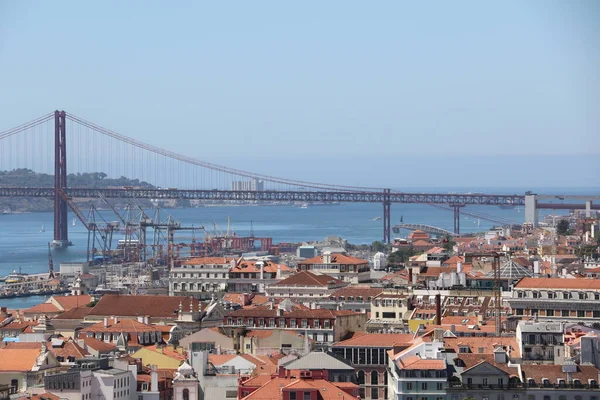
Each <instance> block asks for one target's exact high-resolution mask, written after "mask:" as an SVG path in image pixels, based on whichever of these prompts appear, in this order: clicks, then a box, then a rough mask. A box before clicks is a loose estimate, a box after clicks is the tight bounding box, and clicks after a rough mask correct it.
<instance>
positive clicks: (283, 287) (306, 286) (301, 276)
mask: <svg viewBox="0 0 600 400" xmlns="http://www.w3.org/2000/svg"><path fill="white" fill-rule="evenodd" d="M347 285H348V284H347V283H345V282H342V281H340V280H339V279H335V278H333V277H331V276H329V275H324V274H315V273H312V272H309V271H300V272H298V273H296V274H294V275H292V276H290V277H289V278H286V279H283V280H281V281H279V282H276V283H274V284H271V285H268V286H267V287H266V289H265V294H266V295H267V297H269V298H289V299H292V300H293V301H297V302H301V303H304V304H307V305H308V304H310V303H314V302H317V301H320V300H323V299H327V298H329V296H330V295H331V294H332V293H333V292H334V291H336V290H337V289H339V288H342V287H344V286H347ZM312 308H314V307H312Z"/></svg>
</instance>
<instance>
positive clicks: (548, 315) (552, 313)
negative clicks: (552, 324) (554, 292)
mask: <svg viewBox="0 0 600 400" xmlns="http://www.w3.org/2000/svg"><path fill="white" fill-rule="evenodd" d="M546 317H554V310H546Z"/></svg>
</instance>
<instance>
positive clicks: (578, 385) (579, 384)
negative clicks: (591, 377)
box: [573, 379, 581, 387]
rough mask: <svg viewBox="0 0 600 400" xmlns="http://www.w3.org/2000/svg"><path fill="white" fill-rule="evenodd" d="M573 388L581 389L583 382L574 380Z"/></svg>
mask: <svg viewBox="0 0 600 400" xmlns="http://www.w3.org/2000/svg"><path fill="white" fill-rule="evenodd" d="M573 386H575V387H581V381H580V380H579V379H573Z"/></svg>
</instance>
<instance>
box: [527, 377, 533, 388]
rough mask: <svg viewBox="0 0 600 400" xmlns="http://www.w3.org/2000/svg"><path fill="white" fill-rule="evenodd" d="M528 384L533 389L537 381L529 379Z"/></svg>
mask: <svg viewBox="0 0 600 400" xmlns="http://www.w3.org/2000/svg"><path fill="white" fill-rule="evenodd" d="M527 384H528V385H529V386H531V387H535V380H533V379H531V378H529V379H527Z"/></svg>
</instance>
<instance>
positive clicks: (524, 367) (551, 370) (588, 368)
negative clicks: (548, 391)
mask: <svg viewBox="0 0 600 400" xmlns="http://www.w3.org/2000/svg"><path fill="white" fill-rule="evenodd" d="M521 371H522V373H523V378H524V381H525V382H527V380H529V379H533V380H534V381H535V382H536V383H538V384H540V383H542V379H543V378H547V379H548V380H549V381H550V383H552V384H555V383H558V379H564V380H565V382H567V383H568V380H567V374H566V373H565V372H562V366H560V365H533V364H521ZM599 372H600V370H598V369H597V368H596V367H594V366H593V365H577V372H574V373H573V374H572V376H573V379H579V381H580V382H581V383H582V384H583V385H587V384H588V381H589V380H590V379H593V380H595V381H596V382H598V373H599Z"/></svg>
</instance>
